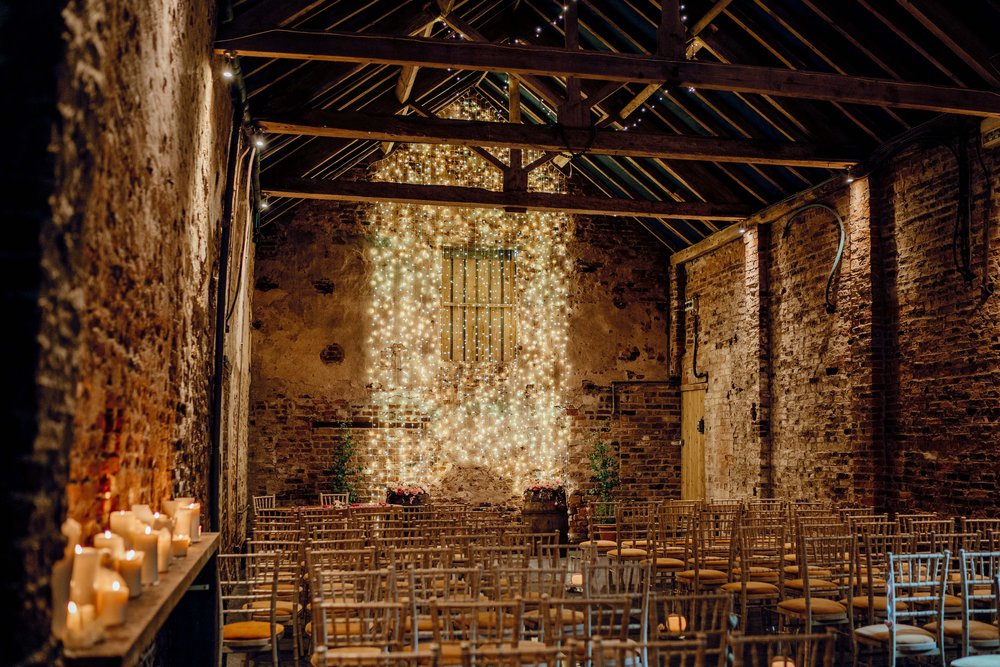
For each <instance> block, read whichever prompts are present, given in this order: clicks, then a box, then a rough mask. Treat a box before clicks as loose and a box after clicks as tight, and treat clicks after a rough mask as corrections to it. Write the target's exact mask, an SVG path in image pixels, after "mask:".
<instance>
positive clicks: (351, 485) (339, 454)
mask: <svg viewBox="0 0 1000 667" xmlns="http://www.w3.org/2000/svg"><path fill="white" fill-rule="evenodd" d="M356 453H357V446H356V445H355V444H354V438H353V437H352V436H351V433H350V431H348V430H347V427H346V426H345V425H341V429H340V447H339V448H337V449H336V450H334V454H333V462H332V463H331V464H330V467H329V468H327V469H326V470H325V471H324V474H325V475H326V477H327V478H328V479H329V482H328V483H327V484H328V488H329V493H346V494H347V498H348V500H349V501H350V502H355V501H356V500H357V495H358V489H357V483H358V477H359V476H360V475H361V473H362V471H363V470H364V468H363V467H362V466H359V465H356V464H355V463H354V455H355V454H356Z"/></svg>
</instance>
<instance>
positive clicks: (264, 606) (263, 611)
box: [243, 600, 295, 621]
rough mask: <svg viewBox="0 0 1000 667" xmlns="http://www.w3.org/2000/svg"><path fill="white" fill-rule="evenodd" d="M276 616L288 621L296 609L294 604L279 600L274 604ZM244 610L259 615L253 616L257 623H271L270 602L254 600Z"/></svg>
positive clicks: (244, 606)
mask: <svg viewBox="0 0 1000 667" xmlns="http://www.w3.org/2000/svg"><path fill="white" fill-rule="evenodd" d="M274 607H275V609H274V616H275V618H277V619H279V620H288V619H290V618H291V617H292V612H293V611H294V609H295V605H294V603H292V602H290V601H288V600H278V601H277V602H275V604H274ZM243 608H244V609H253V610H255V611H257V612H258V613H255V614H254V615H253V618H254V620H255V621H270V618H269V617H270V615H271V602H270V601H269V600H254V601H253V602H248V603H246V604H245V605H243Z"/></svg>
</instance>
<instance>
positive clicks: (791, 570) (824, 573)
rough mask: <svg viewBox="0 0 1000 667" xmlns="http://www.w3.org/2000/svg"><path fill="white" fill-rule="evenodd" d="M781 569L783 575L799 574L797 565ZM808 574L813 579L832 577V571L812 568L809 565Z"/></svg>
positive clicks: (823, 568)
mask: <svg viewBox="0 0 1000 667" xmlns="http://www.w3.org/2000/svg"><path fill="white" fill-rule="evenodd" d="M782 569H783V570H784V571H785V574H798V573H799V566H798V565H786V566H785V567H784V568H782ZM809 574H811V575H812V576H814V577H830V576H833V570H830V569H828V568H825V567H814V566H812V565H810V566H809Z"/></svg>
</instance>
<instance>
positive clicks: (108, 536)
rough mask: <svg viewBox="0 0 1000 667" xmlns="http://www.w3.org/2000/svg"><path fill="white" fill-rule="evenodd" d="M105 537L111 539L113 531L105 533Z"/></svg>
mask: <svg viewBox="0 0 1000 667" xmlns="http://www.w3.org/2000/svg"><path fill="white" fill-rule="evenodd" d="M104 537H107V538H110V537H111V531H110V530H106V531H104Z"/></svg>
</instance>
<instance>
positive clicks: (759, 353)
mask: <svg viewBox="0 0 1000 667" xmlns="http://www.w3.org/2000/svg"><path fill="white" fill-rule="evenodd" d="M970 150H973V149H970ZM984 160H985V162H986V164H987V167H988V168H989V169H990V170H991V176H990V177H989V180H990V181H991V182H992V184H993V190H994V192H993V198H994V202H993V209H992V220H993V221H994V222H993V224H994V225H996V218H997V214H996V211H997V210H998V209H1000V207H998V206H997V205H996V204H997V197H998V195H997V193H996V190H998V189H1000V183H998V177H997V166H996V162H997V157H996V151H995V150H994V151H987V152H985V154H984ZM986 182H987V179H986V178H984V176H983V174H982V170H981V169H980V168H979V166H978V164H976V166H975V168H974V178H973V187H972V192H973V207H974V208H973V224H972V234H973V256H974V259H975V262H974V264H975V266H974V268H975V270H976V274H977V281H976V282H975V283H974V284H971V285H970V284H968V283H966V282H965V281H964V280H963V279H962V278H961V276H960V275H959V274H958V272H957V271H956V270H955V269H954V263H953V260H952V233H953V228H954V215H955V208H956V199H957V168H956V163H955V160H954V158H953V157H952V155H951V152H950V151H948V150H946V149H941V150H930V151H928V150H910V151H908V152H907V153H905V154H903V155H901V156H899V157H897V158H895V159H894V160H893V161H892V162H891V163H890V164H889V165H887V166H885V167H883V168H881V169H880V170H879V171H877V172H876V173H875V175H873V176H872V177H871V178H870V179H866V180H861V181H856V182H855V183H853V184H852V185H850V186H848V185H846V184H841V185H838V184H836V183H832V184H830V185H827V186H825V187H823V188H821V189H819V190H818V191H817V192H815V193H811V194H805V195H803V196H802V197H800V201H799V202H798V203H797V204H796V205H798V204H801V205H805V204H808V203H817V202H821V203H826V204H829V205H831V206H833V207H834V208H835V209H836V210H838V211H839V213H840V214H841V216H842V218H843V220H844V224H845V230H846V238H845V247H844V255H843V259H842V264H841V266H840V268H839V270H838V273H837V276H836V279H835V281H834V285H833V293H832V299H833V301H834V303H835V304H836V311H835V312H834V313H832V314H828V313H826V312H825V310H824V289H825V285H826V280H827V275H828V272H829V270H830V266H831V264H832V261H833V257H834V253H835V252H836V248H837V237H838V233H837V229H836V225H835V222H834V220H833V217H832V216H831V215H830V214H829V212H826V211H821V210H812V211H808V212H805V213H803V214H801V215H800V216H797V218H796V221H795V222H794V223H793V224H792V225H791V227H790V229H789V230H788V232H787V234H786V233H785V227H786V222H787V219H788V217H787V211H788V209H787V208H785V209H784V211H785V212H786V213H785V214H782V215H780V216H779V217H775V216H774V215H772V214H769V213H768V212H764V213H763V214H761V215H760V216H758V217H757V218H756V219H755V220H753V221H752V222H753V223H755V224H752V225H750V230H749V231H748V233H747V234H746V235H745V236H743V237H742V242H741V240H734V241H731V242H729V243H727V244H724V245H722V246H720V247H718V248H716V249H715V250H712V251H710V252H708V253H707V254H705V255H702V256H700V257H697V258H694V259H691V260H689V261H687V262H685V263H683V264H682V265H681V266H679V267H678V268H677V270H676V271H675V286H676V291H675V294H674V295H673V298H672V312H673V316H674V318H675V322H676V325H675V327H674V329H673V333H674V335H673V339H672V364H673V367H674V368H675V372H679V373H682V377H683V378H684V382H685V383H688V382H691V380H692V378H691V377H690V369H691V353H692V349H691V345H692V342H693V341H692V328H693V327H692V318H691V317H690V314H685V313H684V311H683V305H684V301H685V300H686V299H688V298H691V297H692V296H693V295H695V294H697V295H698V296H699V309H700V313H701V325H702V330H701V332H700V333H701V338H702V340H701V344H700V347H699V360H698V365H699V370H702V369H704V370H706V371H708V373H709V385H708V394H707V397H706V461H707V469H708V470H707V477H708V487H709V488H708V492H709V494H710V495H712V494H714V495H730V494H733V495H750V494H751V493H753V491H754V489H755V488H759V490H760V491H761V492H762V493H764V494H765V495H770V494H774V495H777V496H788V497H805V498H819V499H824V500H829V501H833V502H838V503H846V502H852V503H874V504H876V505H879V506H888V507H890V508H896V509H932V510H936V511H951V512H972V513H980V514H989V513H995V512H996V510H997V508H998V506H1000V501H998V500H997V498H998V497H997V495H996V488H997V483H998V481H1000V458H998V454H997V452H998V451H1000V449H998V445H1000V428H998V422H1000V408H998V407H997V406H998V405H1000V400H998V398H1000V344H998V339H1000V338H998V336H1000V334H998V331H1000V327H998V321H1000V305H998V298H997V297H996V296H992V297H988V298H987V297H986V296H985V295H984V293H983V291H982V290H981V288H980V283H979V277H980V276H981V275H982V269H981V263H982V258H983V252H984V246H983V233H982V230H983V220H984V218H985V215H986V192H987V188H986ZM769 215H770V217H769ZM998 236H1000V235H994V238H993V241H992V248H991V251H990V252H991V254H990V258H991V259H990V266H991V270H992V271H993V275H994V276H997V275H1000V273H998V260H997V254H998V253H997V250H998V246H1000V239H998ZM685 315H687V316H685ZM748 408H749V409H748ZM730 434H731V435H730ZM727 457H733V460H736V461H741V462H743V463H744V466H743V467H742V468H735V467H734V466H732V465H731V464H730V463H729V459H728V458H727ZM734 472H735V474H734ZM713 475H715V476H716V480H715V481H714V482H713ZM720 480H721V481H720ZM772 480H773V484H772V483H771V481H772ZM931 489H933V492H930V490H931Z"/></svg>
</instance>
